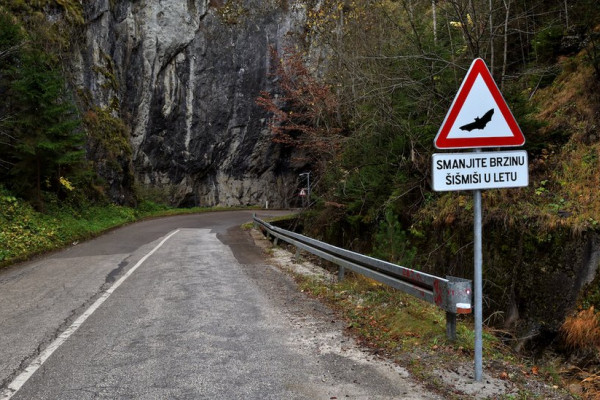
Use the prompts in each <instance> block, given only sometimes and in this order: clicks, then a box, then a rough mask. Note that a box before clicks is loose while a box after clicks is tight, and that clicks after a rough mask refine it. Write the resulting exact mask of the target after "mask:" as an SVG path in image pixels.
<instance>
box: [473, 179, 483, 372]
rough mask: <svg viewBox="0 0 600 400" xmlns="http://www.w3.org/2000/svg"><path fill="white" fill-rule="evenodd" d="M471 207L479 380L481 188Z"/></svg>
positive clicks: (480, 364) (481, 368) (481, 367)
mask: <svg viewBox="0 0 600 400" xmlns="http://www.w3.org/2000/svg"><path fill="white" fill-rule="evenodd" d="M473 203H474V204H473V209H474V221H473V222H474V223H473V241H474V255H473V259H474V264H475V271H474V275H475V276H474V277H473V278H474V279H473V284H474V288H473V292H474V295H475V304H474V310H473V311H474V317H475V381H477V382H481V379H482V377H481V376H482V373H483V354H482V353H483V313H482V305H483V301H482V292H483V284H482V280H483V279H482V269H483V256H482V251H481V242H482V240H481V235H482V232H481V231H482V229H481V224H482V223H481V219H482V218H481V190H475V191H474V192H473Z"/></svg>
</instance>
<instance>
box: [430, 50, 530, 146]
mask: <svg viewBox="0 0 600 400" xmlns="http://www.w3.org/2000/svg"><path fill="white" fill-rule="evenodd" d="M478 75H481V78H482V79H483V81H484V82H485V84H486V85H487V87H488V89H489V91H490V94H491V95H492V97H493V99H494V101H495V102H496V105H497V106H498V109H499V110H500V112H501V113H502V116H503V117H504V119H505V120H506V123H507V124H508V126H509V128H510V130H511V132H512V134H513V136H504V137H481V138H448V134H449V133H450V130H451V129H452V127H453V126H454V123H455V122H456V118H457V117H458V114H459V113H460V111H461V109H462V107H463V105H464V103H465V101H466V99H467V97H468V96H469V93H470V91H471V89H472V88H473V85H474V84H475V80H476V79H477V76H478ZM433 143H434V145H435V147H436V148H438V149H469V148H481V147H517V146H522V145H523V144H525V136H523V132H521V128H519V125H518V124H517V121H516V120H515V117H514V116H513V114H512V112H511V111H510V109H509V108H508V105H507V104H506V101H505V100H504V97H503V96H502V94H501V93H500V90H499V89H498V86H497V85H496V82H495V81H494V78H492V75H491V73H490V71H489V70H488V68H487V66H486V65H485V61H483V60H482V59H481V58H477V59H475V60H474V61H473V63H472V64H471V68H469V71H468V72H467V75H466V76H465V78H464V80H463V83H462V85H461V87H460V89H459V90H458V93H457V95H456V97H455V99H454V101H453V102H452V105H451V106H450V110H449V111H448V114H447V115H446V118H445V119H444V122H443V123H442V127H441V128H440V130H439V131H438V134H437V135H436V137H435V139H434V142H433Z"/></svg>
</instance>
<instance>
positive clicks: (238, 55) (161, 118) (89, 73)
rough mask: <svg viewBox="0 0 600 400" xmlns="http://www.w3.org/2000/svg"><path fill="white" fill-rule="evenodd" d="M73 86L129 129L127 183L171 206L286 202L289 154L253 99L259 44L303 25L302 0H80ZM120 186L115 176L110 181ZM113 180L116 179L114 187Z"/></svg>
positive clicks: (279, 39)
mask: <svg viewBox="0 0 600 400" xmlns="http://www.w3.org/2000/svg"><path fill="white" fill-rule="evenodd" d="M83 4H84V8H85V18H86V28H85V31H84V32H83V35H84V38H83V40H82V43H83V44H82V45H81V46H80V47H79V49H78V51H77V52H76V54H77V56H76V60H75V62H74V69H75V77H76V79H75V80H76V82H75V83H76V85H77V86H78V87H79V88H80V89H82V90H83V91H84V92H86V93H87V96H88V97H89V98H90V99H91V102H92V103H93V104H94V106H95V107H102V108H104V109H110V110H111V112H113V114H115V116H118V117H119V118H121V119H122V120H123V121H124V122H125V123H126V124H127V125H128V127H129V129H130V133H131V144H132V150H133V151H132V158H133V159H132V160H131V161H132V165H133V170H134V174H135V176H136V178H137V181H138V182H139V183H140V184H142V185H145V186H149V187H155V188H161V189H162V190H164V191H168V195H169V196H170V198H171V200H172V202H173V203H175V204H179V205H183V206H186V205H190V206H194V205H201V206H209V205H246V204H261V205H264V204H265V202H267V201H268V202H269V203H270V205H273V206H282V207H286V206H289V205H290V202H292V201H293V196H294V192H295V191H297V185H298V173H299V172H303V171H304V168H307V166H306V165H302V164H301V163H298V162H294V161H293V160H294V159H295V157H294V156H293V154H292V153H293V151H292V150H290V149H285V148H283V147H281V146H280V145H277V144H275V143H272V141H271V139H270V136H269V131H268V126H267V123H268V121H267V116H266V115H265V113H264V111H263V110H261V109H260V108H259V107H258V106H257V105H256V104H255V99H256V97H257V96H258V94H259V92H260V91H261V90H270V89H271V88H272V85H273V80H274V77H272V76H271V75H270V62H271V60H270V55H269V47H270V46H275V47H277V48H281V47H282V46H285V45H287V44H289V42H290V41H292V42H293V41H294V40H295V38H298V37H299V35H300V34H301V30H302V26H303V21H304V18H305V15H306V12H305V9H304V7H303V6H291V5H290V6H288V5H287V2H282V1H276V0H267V1H260V0H227V1H216V0H187V1H181V0H160V1H152V0H99V1H94V2H84V3H83ZM108 180H109V181H110V182H109V183H110V184H111V185H113V186H115V185H116V186H119V185H121V183H119V182H117V178H115V177H114V176H113V177H110V178H109V179H108ZM121 186H122V185H121Z"/></svg>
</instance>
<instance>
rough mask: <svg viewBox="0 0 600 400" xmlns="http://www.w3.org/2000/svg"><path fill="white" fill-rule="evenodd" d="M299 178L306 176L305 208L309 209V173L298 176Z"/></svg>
mask: <svg viewBox="0 0 600 400" xmlns="http://www.w3.org/2000/svg"><path fill="white" fill-rule="evenodd" d="M300 176H301V177H303V176H306V186H307V188H306V206H307V207H310V171H309V172H303V173H301V174H300Z"/></svg>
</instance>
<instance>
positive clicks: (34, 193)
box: [9, 49, 85, 207]
mask: <svg viewBox="0 0 600 400" xmlns="http://www.w3.org/2000/svg"><path fill="white" fill-rule="evenodd" d="M13 74H14V76H15V78H16V79H15V80H14V81H13V82H12V84H11V87H10V91H11V92H12V93H11V94H12V99H11V100H12V107H11V108H12V112H13V113H14V117H13V118H12V119H11V121H10V124H9V125H10V127H11V131H12V134H13V136H14V138H15V141H14V155H13V160H14V162H13V163H14V165H13V167H12V169H11V176H12V182H13V187H14V188H15V189H17V191H18V192H20V193H22V194H25V195H26V196H27V197H28V198H31V199H33V200H34V201H35V202H36V204H37V205H38V206H40V207H43V200H42V191H43V190H48V191H52V192H59V191H60V187H61V186H60V178H61V177H63V176H65V175H66V174H68V173H70V172H72V171H73V169H75V168H76V167H77V166H78V164H80V163H81V162H82V161H83V159H84V155H85V150H84V137H83V133H82V132H80V131H78V130H77V128H78V126H79V121H78V120H77V119H76V109H75V107H74V105H73V103H72V102H71V101H70V100H69V99H68V97H67V91H66V86H65V82H64V79H63V78H62V76H61V75H60V73H59V72H58V71H57V70H56V68H55V67H54V66H53V65H52V62H51V60H50V59H49V57H48V56H46V54H44V53H43V52H41V51H38V50H36V49H30V50H29V51H27V52H26V53H25V54H23V56H22V58H21V63H20V65H18V66H16V67H15V68H14V70H13Z"/></svg>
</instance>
